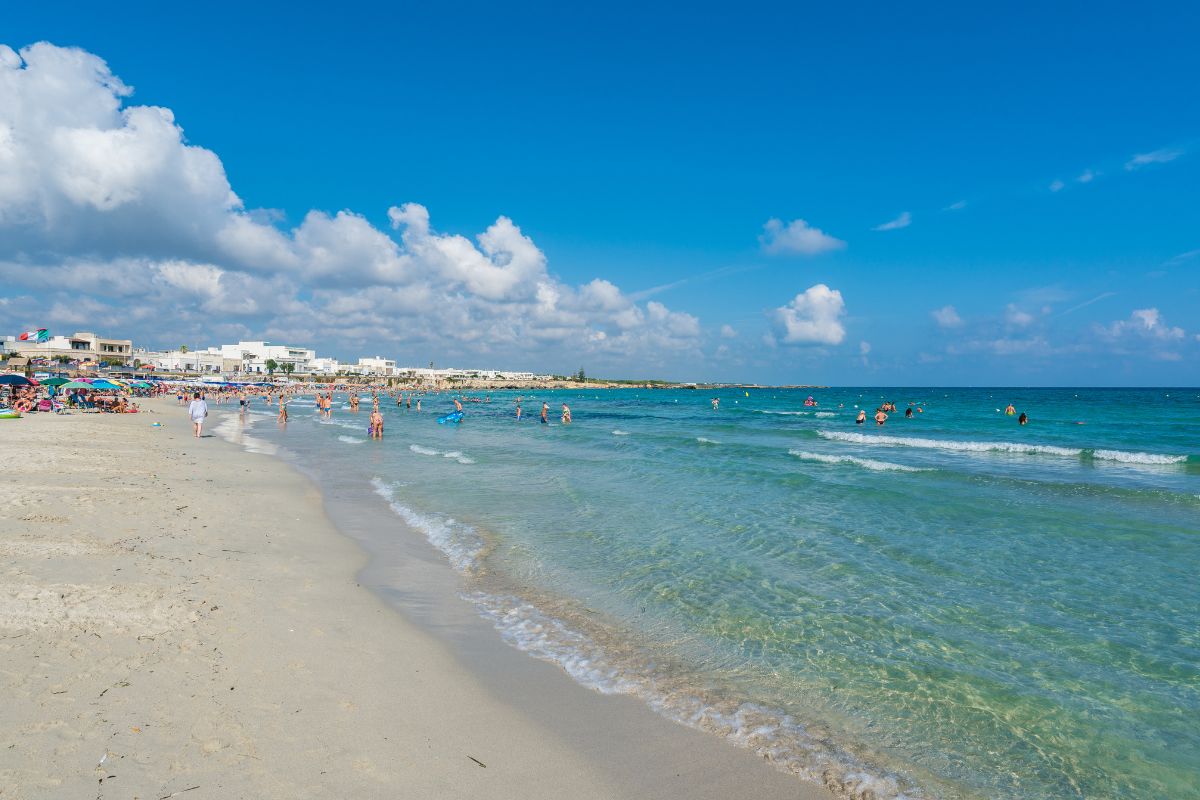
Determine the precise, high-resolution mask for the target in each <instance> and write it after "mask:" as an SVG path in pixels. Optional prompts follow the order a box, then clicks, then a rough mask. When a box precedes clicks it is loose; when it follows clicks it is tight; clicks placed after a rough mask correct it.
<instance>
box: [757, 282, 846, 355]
mask: <svg viewBox="0 0 1200 800" xmlns="http://www.w3.org/2000/svg"><path fill="white" fill-rule="evenodd" d="M845 313H846V303H845V301H843V300H842V293H841V292H839V291H838V290H837V289H830V288H829V287H828V286H826V285H825V284H823V283H818V284H817V285H816V286H810V287H809V288H808V289H806V290H805V291H803V292H801V293H800V294H798V295H796V297H795V298H794V299H793V300H792V302H790V303H788V304H787V305H785V306H782V307H781V308H777V309H775V311H774V312H773V313H772V315H771V316H772V321H773V323H774V327H775V336H776V337H777V339H778V340H779V341H781V342H783V343H784V344H841V342H842V340H843V339H844V338H846V329H845V328H844V327H843V326H842V321H841V318H842V316H843V315H844V314H845Z"/></svg>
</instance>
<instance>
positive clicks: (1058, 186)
mask: <svg viewBox="0 0 1200 800" xmlns="http://www.w3.org/2000/svg"><path fill="white" fill-rule="evenodd" d="M1064 187H1066V184H1065V183H1063V182H1062V181H1060V180H1057V179H1056V180H1053V181H1051V182H1050V191H1052V192H1061V191H1062V190H1063V188H1064Z"/></svg>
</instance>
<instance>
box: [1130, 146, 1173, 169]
mask: <svg viewBox="0 0 1200 800" xmlns="http://www.w3.org/2000/svg"><path fill="white" fill-rule="evenodd" d="M1181 155H1183V150H1179V149H1177V148H1173V147H1162V148H1159V149H1158V150H1151V151H1150V152H1149V153H1138V154H1136V155H1134V157H1133V158H1131V159H1129V160H1128V161H1126V162H1125V169H1127V170H1131V171H1132V170H1135V169H1139V168H1141V167H1144V166H1147V165H1148V164H1166V163H1167V162H1168V161H1174V160H1175V159H1177V158H1179V157H1180V156H1181Z"/></svg>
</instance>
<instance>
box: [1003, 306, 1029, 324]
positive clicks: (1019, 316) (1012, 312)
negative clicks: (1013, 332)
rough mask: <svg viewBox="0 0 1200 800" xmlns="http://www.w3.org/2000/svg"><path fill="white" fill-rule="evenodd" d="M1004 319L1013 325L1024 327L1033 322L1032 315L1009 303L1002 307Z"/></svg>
mask: <svg viewBox="0 0 1200 800" xmlns="http://www.w3.org/2000/svg"><path fill="white" fill-rule="evenodd" d="M1004 321H1005V322H1007V323H1008V324H1009V325H1011V326H1013V327H1016V328H1024V327H1027V326H1028V325H1031V324H1033V315H1032V314H1030V313H1029V312H1027V311H1022V310H1021V309H1019V308H1017V307H1016V306H1015V305H1013V304H1012V303H1009V304H1008V306H1007V307H1006V308H1005V309H1004Z"/></svg>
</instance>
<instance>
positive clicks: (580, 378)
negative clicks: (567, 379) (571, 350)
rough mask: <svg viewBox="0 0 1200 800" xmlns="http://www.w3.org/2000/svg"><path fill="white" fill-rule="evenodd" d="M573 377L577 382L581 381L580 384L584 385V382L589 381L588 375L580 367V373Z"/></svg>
mask: <svg viewBox="0 0 1200 800" xmlns="http://www.w3.org/2000/svg"><path fill="white" fill-rule="evenodd" d="M573 377H574V378H575V380H577V381H579V382H580V383H583V382H584V381H586V380H587V375H586V374H585V373H584V371H583V367H580V368H579V372H577V373H575V375H574V376H573Z"/></svg>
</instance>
